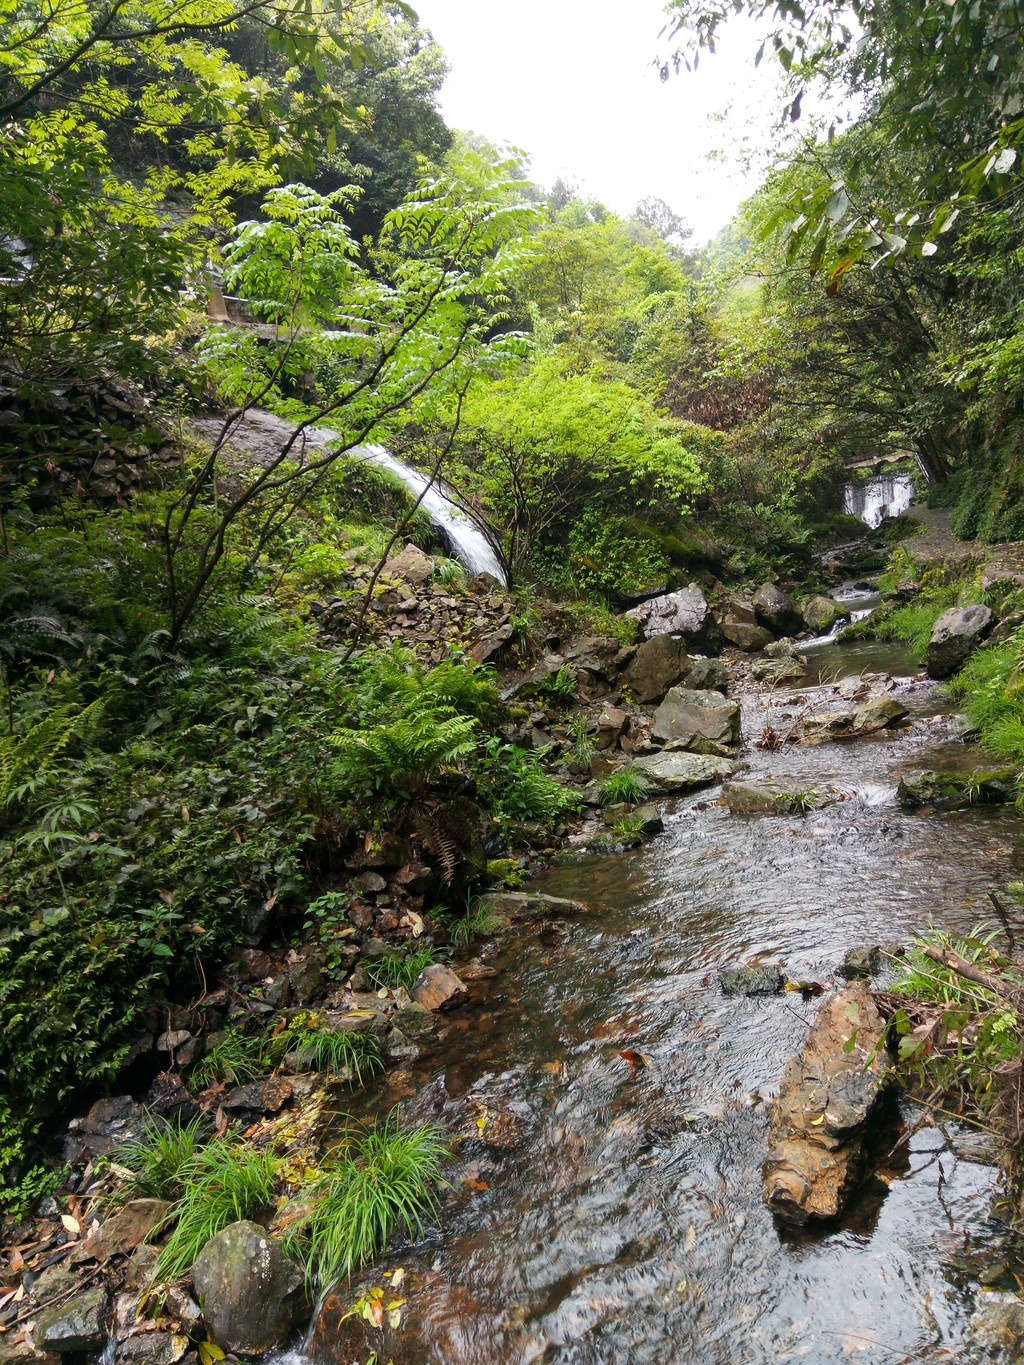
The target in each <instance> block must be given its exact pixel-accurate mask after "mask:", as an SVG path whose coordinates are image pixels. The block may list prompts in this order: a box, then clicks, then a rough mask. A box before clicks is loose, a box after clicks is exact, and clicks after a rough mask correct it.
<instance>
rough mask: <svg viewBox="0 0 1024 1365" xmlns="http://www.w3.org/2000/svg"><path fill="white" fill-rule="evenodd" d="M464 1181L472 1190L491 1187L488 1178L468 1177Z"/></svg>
mask: <svg viewBox="0 0 1024 1365" xmlns="http://www.w3.org/2000/svg"><path fill="white" fill-rule="evenodd" d="M463 1183H464V1184H466V1185H468V1186H469V1188H470V1189H471V1190H489V1189H490V1188H491V1187H490V1185H488V1183H487V1181H486V1180H469V1179H467V1180H465V1181H464V1182H463Z"/></svg>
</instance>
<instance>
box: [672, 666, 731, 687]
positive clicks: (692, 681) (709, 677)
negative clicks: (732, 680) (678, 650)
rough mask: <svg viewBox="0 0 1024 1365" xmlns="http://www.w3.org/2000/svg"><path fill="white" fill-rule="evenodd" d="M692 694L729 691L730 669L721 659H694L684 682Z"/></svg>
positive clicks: (684, 685)
mask: <svg viewBox="0 0 1024 1365" xmlns="http://www.w3.org/2000/svg"><path fill="white" fill-rule="evenodd" d="M682 685H683V687H685V688H688V689H689V690H690V691H691V692H722V693H726V692H728V690H729V668H728V665H727V664H724V663H723V662H722V660H721V659H694V661H693V663H692V664H691V665H690V668H689V670H688V671H687V674H686V677H685V678H684V679H683V682H682Z"/></svg>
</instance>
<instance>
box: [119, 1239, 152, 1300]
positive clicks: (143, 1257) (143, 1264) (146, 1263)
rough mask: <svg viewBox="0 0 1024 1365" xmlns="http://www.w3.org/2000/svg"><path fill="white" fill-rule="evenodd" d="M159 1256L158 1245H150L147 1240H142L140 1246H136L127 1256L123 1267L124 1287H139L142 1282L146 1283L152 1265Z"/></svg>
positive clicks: (141, 1285)
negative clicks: (126, 1262) (125, 1264)
mask: <svg viewBox="0 0 1024 1365" xmlns="http://www.w3.org/2000/svg"><path fill="white" fill-rule="evenodd" d="M159 1258H160V1248H159V1247H155V1246H151V1245H150V1244H149V1243H148V1242H143V1243H142V1245H141V1246H137V1247H136V1248H135V1250H134V1251H133V1252H132V1254H131V1256H130V1257H129V1258H128V1264H127V1266H126V1267H125V1277H124V1287H125V1289H141V1288H142V1287H143V1285H144V1284H147V1283H148V1281H149V1277H150V1275H151V1274H152V1271H153V1267H154V1266H155V1265H156V1263H157V1261H158V1260H159Z"/></svg>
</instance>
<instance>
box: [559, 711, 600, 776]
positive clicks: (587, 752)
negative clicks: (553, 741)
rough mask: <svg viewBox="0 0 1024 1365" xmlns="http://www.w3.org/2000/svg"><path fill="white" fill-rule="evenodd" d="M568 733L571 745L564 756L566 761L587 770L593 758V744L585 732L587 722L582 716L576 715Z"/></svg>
mask: <svg viewBox="0 0 1024 1365" xmlns="http://www.w3.org/2000/svg"><path fill="white" fill-rule="evenodd" d="M569 734H570V735H571V736H572V745H571V746H570V748H569V751H568V753H567V754H566V756H565V758H566V762H567V763H575V764H577V765H578V766H579V767H581V768H585V769H586V770H587V771H588V772H589V771H590V765H591V763H592V761H593V758H594V746H593V744H592V743H591V742H590V736H589V735H588V734H587V722H586V721H585V720H584V718H583V717H582V716H577V717H576V719H575V720H574V721H573V722H572V724H571V725H570V726H569Z"/></svg>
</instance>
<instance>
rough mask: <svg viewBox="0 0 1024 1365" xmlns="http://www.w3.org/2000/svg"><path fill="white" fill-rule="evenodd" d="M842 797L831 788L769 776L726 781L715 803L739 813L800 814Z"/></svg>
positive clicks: (839, 799) (829, 804) (832, 802)
mask: <svg viewBox="0 0 1024 1365" xmlns="http://www.w3.org/2000/svg"><path fill="white" fill-rule="evenodd" d="M842 799H843V794H842V792H840V791H839V790H838V789H837V788H835V787H824V788H822V787H796V786H794V785H792V784H791V783H786V784H782V785H780V784H778V783H776V782H774V781H773V780H772V779H771V778H770V777H769V778H757V779H755V780H750V781H741V782H736V781H732V782H726V783H725V785H724V786H723V787H722V794H721V796H720V797H719V798H718V802H719V805H722V806H728V807H729V809H730V810H732V811H735V812H736V813H737V814H740V815H802V814H804V813H805V812H806V811H809V810H822V809H823V808H824V807H825V806H831V805H834V804H835V802H837V801H841V800H842Z"/></svg>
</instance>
